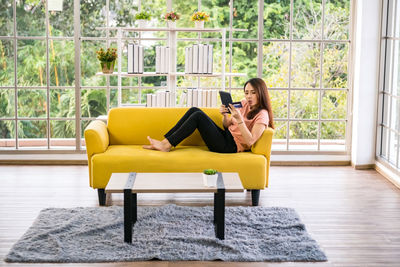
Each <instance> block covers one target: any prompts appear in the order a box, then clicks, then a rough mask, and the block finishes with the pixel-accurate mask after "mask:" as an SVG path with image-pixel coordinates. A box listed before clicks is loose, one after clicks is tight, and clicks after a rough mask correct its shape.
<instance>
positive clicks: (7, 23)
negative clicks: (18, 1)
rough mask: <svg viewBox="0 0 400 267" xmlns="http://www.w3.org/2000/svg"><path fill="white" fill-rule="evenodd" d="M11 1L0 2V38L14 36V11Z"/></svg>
mask: <svg viewBox="0 0 400 267" xmlns="http://www.w3.org/2000/svg"><path fill="white" fill-rule="evenodd" d="M13 2H14V1H11V0H2V1H1V2H0V36H11V35H14V23H13V21H14V10H13Z"/></svg>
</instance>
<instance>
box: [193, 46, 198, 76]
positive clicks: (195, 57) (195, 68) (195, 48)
mask: <svg viewBox="0 0 400 267" xmlns="http://www.w3.org/2000/svg"><path fill="white" fill-rule="evenodd" d="M192 57H193V64H192V66H193V70H192V73H199V46H198V45H193V56H192Z"/></svg>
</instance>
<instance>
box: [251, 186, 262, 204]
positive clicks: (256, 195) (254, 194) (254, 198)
mask: <svg viewBox="0 0 400 267" xmlns="http://www.w3.org/2000/svg"><path fill="white" fill-rule="evenodd" d="M259 200H260V190H259V189H257V190H251V204H252V205H253V206H258V201H259Z"/></svg>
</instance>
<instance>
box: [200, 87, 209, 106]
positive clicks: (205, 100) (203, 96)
mask: <svg viewBox="0 0 400 267" xmlns="http://www.w3.org/2000/svg"><path fill="white" fill-rule="evenodd" d="M207 91H208V90H202V97H201V98H202V99H201V106H202V107H207Z"/></svg>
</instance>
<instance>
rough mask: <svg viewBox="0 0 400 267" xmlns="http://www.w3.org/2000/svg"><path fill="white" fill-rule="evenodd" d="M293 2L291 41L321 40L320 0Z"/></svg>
mask: <svg viewBox="0 0 400 267" xmlns="http://www.w3.org/2000/svg"><path fill="white" fill-rule="evenodd" d="M293 2H294V14H293V39H321V17H322V4H321V0H314V1H310V0H296V1H293Z"/></svg>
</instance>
